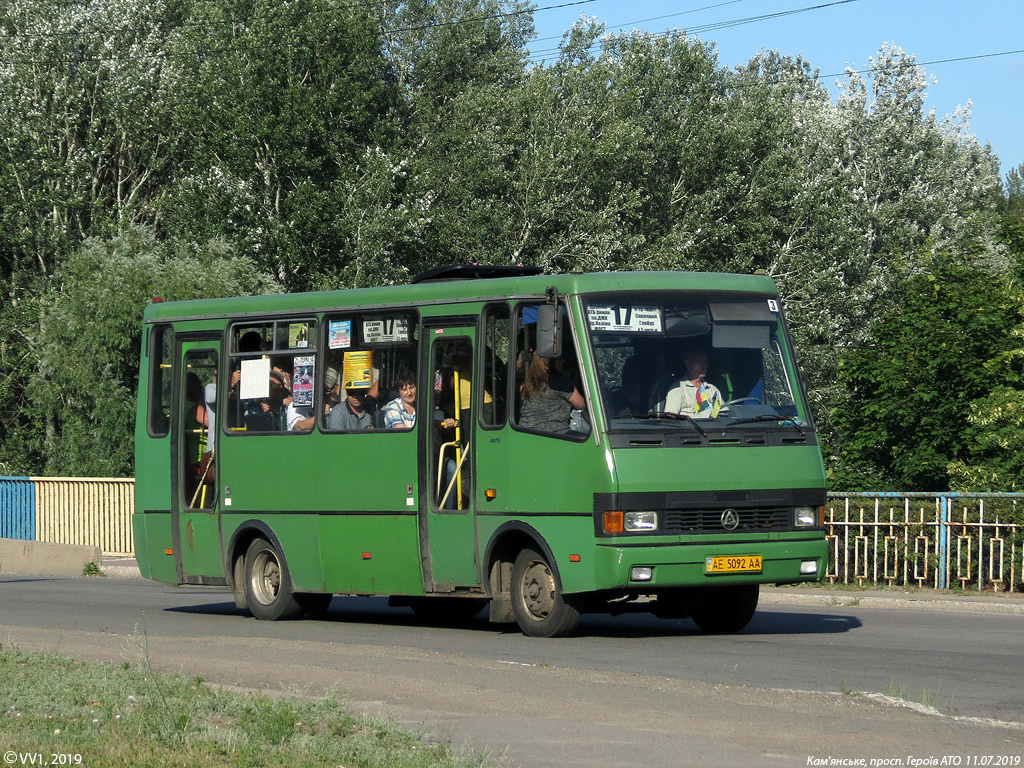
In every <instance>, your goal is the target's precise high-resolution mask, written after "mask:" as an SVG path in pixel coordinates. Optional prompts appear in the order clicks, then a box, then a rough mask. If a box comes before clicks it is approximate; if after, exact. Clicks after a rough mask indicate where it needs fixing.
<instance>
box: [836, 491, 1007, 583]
mask: <svg viewBox="0 0 1024 768" xmlns="http://www.w3.org/2000/svg"><path fill="white" fill-rule="evenodd" d="M825 517H826V521H825V523H826V538H827V541H828V544H829V561H828V568H827V570H826V573H825V579H826V581H827V582H830V583H841V584H884V585H890V586H913V587H933V588H935V589H950V588H955V589H964V590H977V591H983V590H992V591H996V592H1014V591H1018V590H1020V589H1021V588H1022V586H1024V562H1022V561H1024V493H830V494H829V502H828V508H827V511H826V516H825Z"/></svg>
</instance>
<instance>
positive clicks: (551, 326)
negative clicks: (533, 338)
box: [537, 304, 562, 358]
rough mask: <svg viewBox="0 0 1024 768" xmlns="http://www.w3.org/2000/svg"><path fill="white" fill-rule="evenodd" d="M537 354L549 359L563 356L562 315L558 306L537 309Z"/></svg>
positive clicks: (549, 305) (542, 305)
mask: <svg viewBox="0 0 1024 768" xmlns="http://www.w3.org/2000/svg"><path fill="white" fill-rule="evenodd" d="M537 354H538V355H540V356H541V357H548V358H550V357H561V356H562V313H561V308H560V307H559V306H558V305H557V304H541V305H540V306H539V307H537Z"/></svg>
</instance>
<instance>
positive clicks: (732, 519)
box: [722, 509, 740, 531]
mask: <svg viewBox="0 0 1024 768" xmlns="http://www.w3.org/2000/svg"><path fill="white" fill-rule="evenodd" d="M739 524H740V516H739V515H738V514H736V510H735V509H727V510H725V512H723V513H722V527H723V528H725V530H727V531H735V530H736V528H737V527H738V526H739Z"/></svg>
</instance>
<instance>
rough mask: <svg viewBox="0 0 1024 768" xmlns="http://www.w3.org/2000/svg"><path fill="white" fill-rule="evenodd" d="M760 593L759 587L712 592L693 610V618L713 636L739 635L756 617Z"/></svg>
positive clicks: (739, 585)
mask: <svg viewBox="0 0 1024 768" xmlns="http://www.w3.org/2000/svg"><path fill="white" fill-rule="evenodd" d="M758 594H759V588H758V585H757V584H738V585H734V586H730V587H716V588H714V589H709V590H708V591H707V594H706V595H704V597H703V598H702V599H701V600H700V601H699V602H697V604H696V605H694V606H693V608H692V609H691V611H690V618H692V619H693V620H694V621H695V622H696V623H697V626H698V627H700V628H701V629H703V630H704V631H705V632H709V633H711V634H716V635H720V634H728V633H732V632H739V631H740V630H741V629H743V628H744V627H745V626H747V624H749V623H750V620H751V619H752V618H754V611H756V610H757V598H758Z"/></svg>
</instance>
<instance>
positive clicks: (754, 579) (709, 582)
mask: <svg viewBox="0 0 1024 768" xmlns="http://www.w3.org/2000/svg"><path fill="white" fill-rule="evenodd" d="M721 538H722V537H721V536H718V535H716V536H694V537H688V539H689V540H687V538H684V537H678V538H677V539H676V540H677V542H678V544H677V546H665V542H664V540H662V541H658V542H653V541H652V542H651V543H650V544H649V545H644V544H643V543H640V542H637V541H635V540H633V541H628V542H627V541H624V540H623V539H621V538H620V539H614V540H609V539H605V540H603V541H602V542H601V543H600V544H599V545H598V546H597V548H596V549H595V551H594V572H595V582H596V583H597V584H598V587H599V588H612V587H615V586H625V585H626V584H628V583H629V570H630V568H632V567H633V566H635V565H640V566H652V567H653V574H654V578H653V579H652V580H651V581H650V582H648V584H649V585H650V587H651V588H655V589H656V588H664V587H680V586H716V585H723V584H751V583H756V584H774V583H779V582H781V583H795V582H801V581H817V580H818V578H819V577H820V576H819V575H820V574H823V573H824V572H825V564H826V558H827V550H826V543H825V540H824V538H823V537H822V535H821V533H820V532H807V533H787V534H761V535H760V536H752V535H746V536H736V537H735V538H737V539H743V540H742V541H732V542H722V541H721ZM722 555H762V556H763V557H764V570H763V571H762V572H761V573H758V574H729V575H726V574H714V575H709V574H706V573H705V572H704V562H705V558H707V557H713V556H722ZM805 560H815V561H816V562H817V564H818V574H819V575H815V576H802V575H801V574H800V564H801V563H802V562H803V561H805ZM565 589H566V591H574V590H573V589H571V587H568V586H567V587H565ZM577 591H582V590H577Z"/></svg>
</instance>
